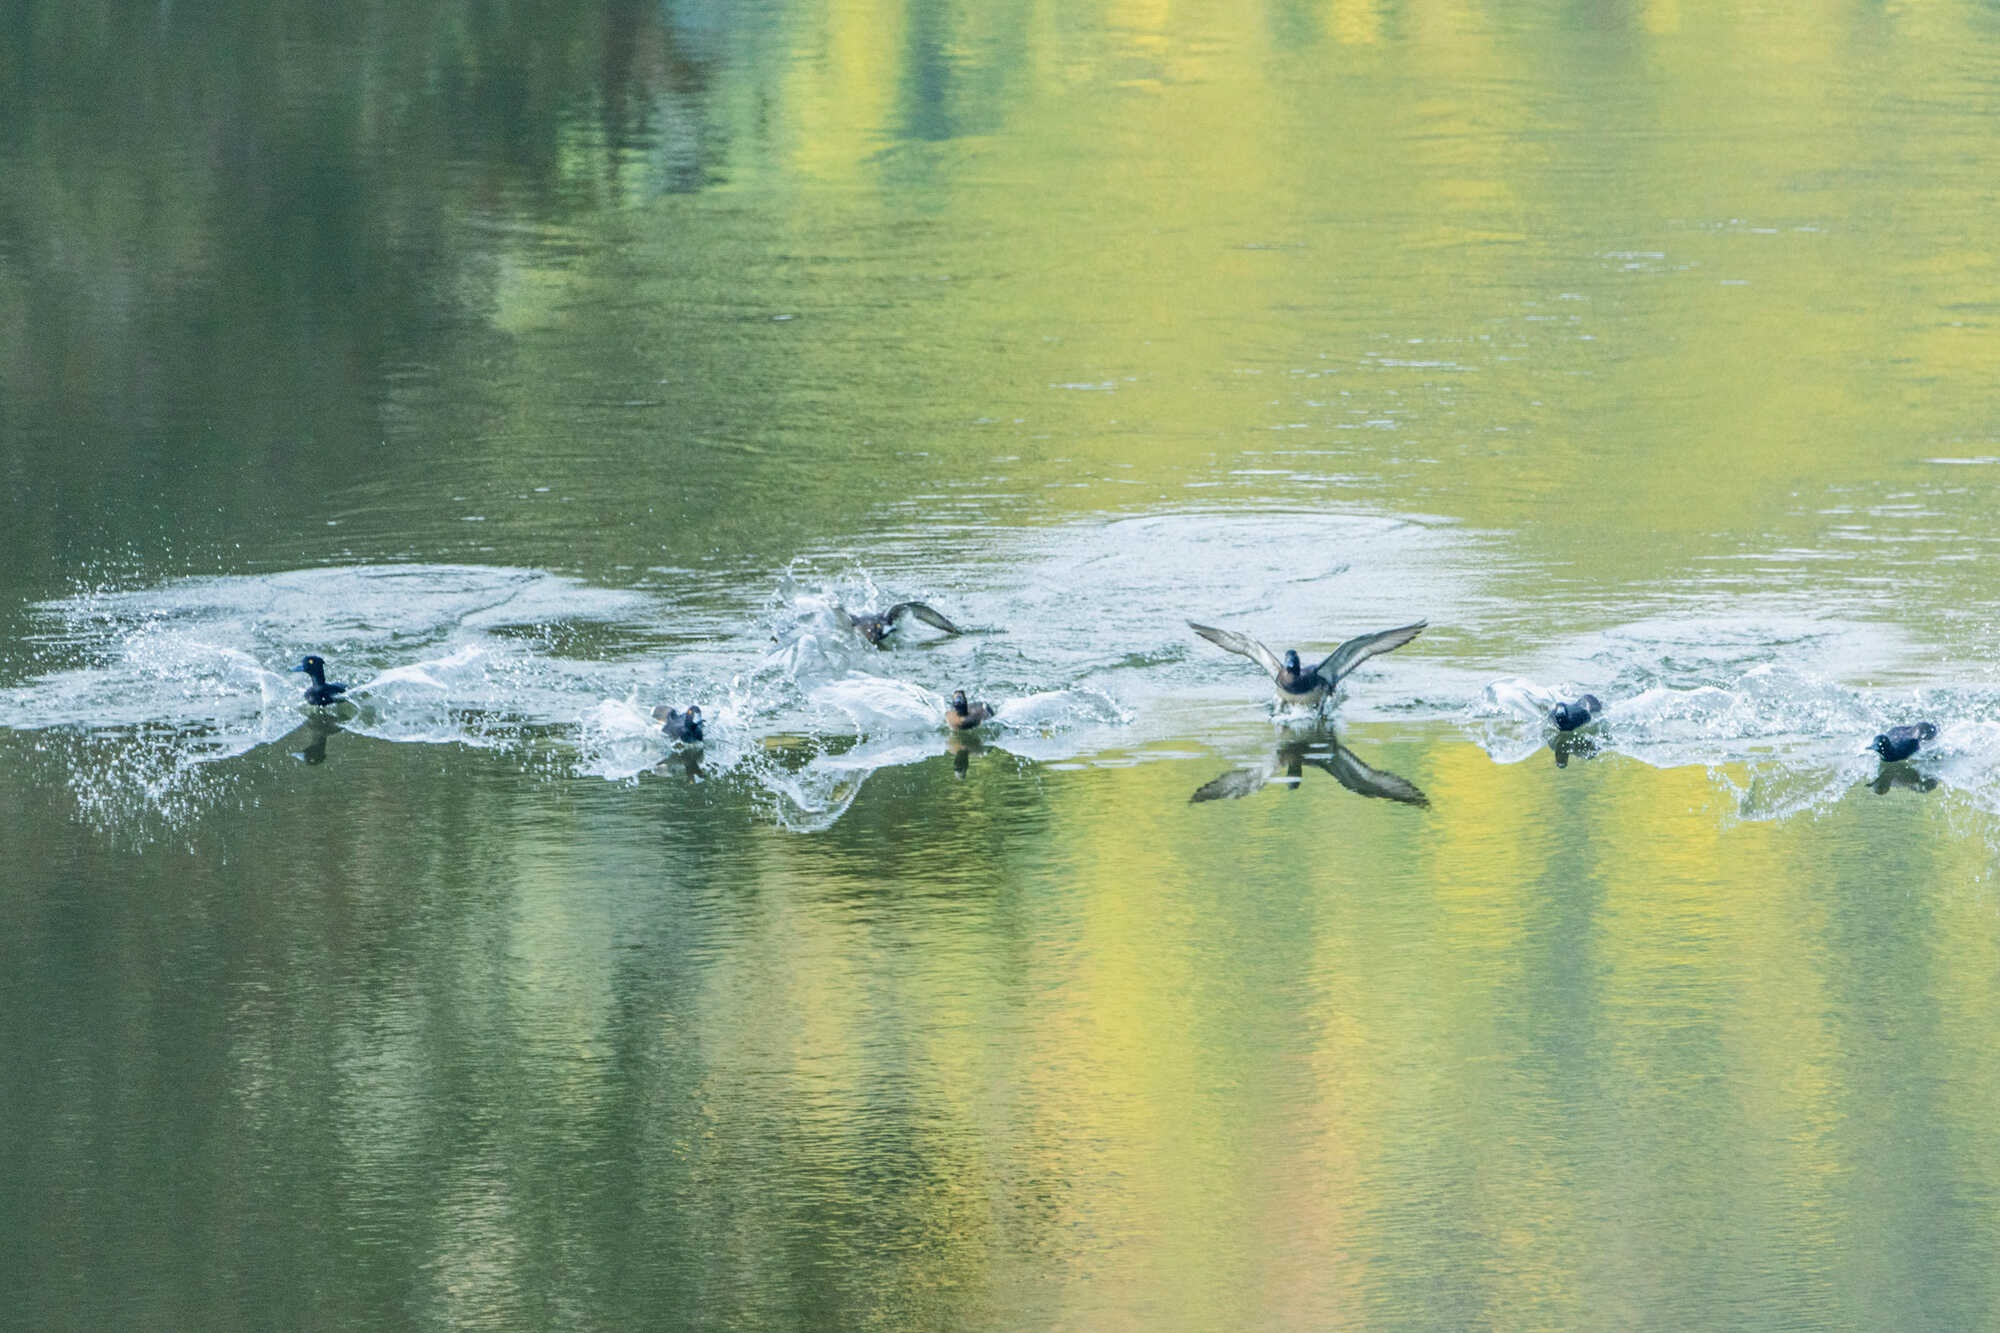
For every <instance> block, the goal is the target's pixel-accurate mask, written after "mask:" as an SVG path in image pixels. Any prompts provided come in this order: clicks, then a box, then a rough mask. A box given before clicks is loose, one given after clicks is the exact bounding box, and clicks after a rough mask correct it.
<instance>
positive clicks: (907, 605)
mask: <svg viewBox="0 0 2000 1333" xmlns="http://www.w3.org/2000/svg"><path fill="white" fill-rule="evenodd" d="M841 614H843V615H845V616H846V617H847V623H848V624H849V625H851V626H853V628H854V630H855V631H856V632H857V633H858V634H860V635H861V637H862V638H864V639H866V640H868V642H870V643H872V644H874V645H875V646H876V647H877V648H880V647H881V646H882V640H884V639H886V638H888V637H889V635H890V634H891V633H893V632H894V631H895V629H896V627H897V625H898V624H900V623H901V622H902V619H903V617H904V616H915V617H916V618H917V619H918V620H921V621H923V622H924V623H925V624H926V625H929V626H931V627H933V628H935V629H941V630H943V631H944V632H945V633H946V634H963V633H965V631H964V630H962V629H960V628H959V627H958V626H956V625H954V624H952V623H951V622H950V621H949V620H947V619H945V617H944V616H943V615H942V614H941V613H939V612H938V611H936V610H935V609H933V608H931V607H929V606H926V605H924V603H922V602H898V603H896V604H895V605H894V606H892V607H890V608H889V609H888V610H887V611H879V612H878V611H864V612H862V613H861V614H860V615H856V614H854V613H853V612H852V611H847V610H845V609H843V610H842V612H841Z"/></svg>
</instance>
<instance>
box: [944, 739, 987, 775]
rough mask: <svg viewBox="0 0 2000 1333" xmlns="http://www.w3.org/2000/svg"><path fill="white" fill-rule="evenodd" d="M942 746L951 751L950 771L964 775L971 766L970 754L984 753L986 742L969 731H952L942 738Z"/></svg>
mask: <svg viewBox="0 0 2000 1333" xmlns="http://www.w3.org/2000/svg"><path fill="white" fill-rule="evenodd" d="M944 748H945V749H947V750H949V751H950V752H951V771H952V772H953V773H956V774H957V775H958V776H959V777H961V778H962V777H964V776H965V774H966V770H967V769H969V768H971V767H972V756H974V755H976V754H985V753H986V742H985V741H983V740H981V739H979V737H978V736H977V735H975V734H974V733H972V732H969V731H954V732H951V733H950V734H948V735H947V736H946V737H945V738H944Z"/></svg>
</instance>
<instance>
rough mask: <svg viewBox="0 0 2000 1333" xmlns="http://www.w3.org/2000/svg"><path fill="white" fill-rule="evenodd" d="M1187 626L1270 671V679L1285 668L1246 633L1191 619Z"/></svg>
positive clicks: (1273, 654)
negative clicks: (1195, 621) (1217, 627)
mask: <svg viewBox="0 0 2000 1333" xmlns="http://www.w3.org/2000/svg"><path fill="white" fill-rule="evenodd" d="M1188 628H1189V629H1191V630H1193V631H1194V632H1195V633H1196V634H1199V635H1201V637H1202V638H1204V639H1207V640H1208V641H1209V642H1210V643H1212V644H1214V645H1215V646H1216V647H1218V648H1222V649H1226V650H1227V651H1229V652H1232V653H1238V654H1241V655H1242V656H1244V657H1247V658H1249V659H1250V660H1251V661H1253V662H1255V663H1256V664H1257V665H1258V666H1260V667H1263V668H1264V670H1266V671H1268V672H1270V673H1271V679H1272V680H1276V679H1277V678H1278V673H1279V672H1281V671H1283V670H1284V669H1285V664H1284V663H1283V662H1280V661H1279V660H1278V655H1277V654H1276V653H1274V652H1272V651H1271V650H1270V649H1269V648H1266V647H1265V646H1264V645H1263V644H1261V643H1259V642H1257V641H1256V640H1255V639H1253V638H1251V637H1250V636H1249V635H1247V634H1238V633H1236V632H1235V631H1234V630H1226V629H1216V628H1215V627H1214V626H1212V625H1197V624H1195V623H1194V622H1193V621H1192V620H1190V621H1188ZM1342 647H1343V648H1344V647H1345V645H1342ZM1335 656H1339V654H1338V653H1336V654H1335Z"/></svg>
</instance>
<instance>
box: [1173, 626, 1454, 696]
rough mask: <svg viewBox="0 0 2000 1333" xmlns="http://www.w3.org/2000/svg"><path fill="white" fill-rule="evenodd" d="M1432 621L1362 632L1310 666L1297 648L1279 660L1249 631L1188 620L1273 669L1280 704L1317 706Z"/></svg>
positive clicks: (1217, 640) (1203, 634) (1211, 638)
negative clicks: (1303, 662)
mask: <svg viewBox="0 0 2000 1333" xmlns="http://www.w3.org/2000/svg"><path fill="white" fill-rule="evenodd" d="M1429 623H1430V622H1429V621H1427V620H1419V621H1418V622H1417V623H1416V624H1414V625H1404V626H1403V627H1401V628H1400V629H1385V630H1378V631H1377V632H1376V633H1374V634H1363V635H1360V636H1359V637H1357V638H1352V639H1349V640H1348V641H1347V642H1346V643H1343V644H1341V645H1340V647H1338V648H1336V649H1334V650H1333V651H1332V652H1331V653H1328V654H1327V655H1326V657H1325V659H1324V660H1322V661H1321V662H1319V663H1318V664H1317V665H1315V666H1313V667H1310V668H1305V667H1301V665H1300V664H1299V654H1298V650H1297V649H1295V648H1287V649H1286V650H1285V656H1284V659H1283V660H1282V661H1280V660H1279V658H1278V656H1277V655H1276V654H1275V653H1273V652H1272V651H1271V650H1270V649H1269V648H1266V647H1265V646H1264V645H1263V644H1261V643H1259V642H1257V641H1256V640H1255V639H1253V638H1251V637H1250V636H1249V635H1247V634H1237V633H1235V632H1233V631H1231V630H1226V629H1215V628H1213V627H1211V626H1208V625H1197V624H1195V623H1194V622H1193V621H1192V620H1190V621H1189V622H1188V628H1189V629H1192V630H1193V631H1194V632H1195V633H1196V634H1199V635H1201V637H1202V638H1204V639H1207V640H1208V641H1209V642H1210V643H1212V644H1214V645H1215V646H1216V647H1218V648H1223V649H1227V650H1228V651H1230V652H1232V653H1239V654H1241V655H1242V656H1244V657H1247V658H1249V659H1250V660H1251V661H1253V662H1255V663H1257V665H1259V666H1261V667H1263V668H1264V670H1266V671H1268V672H1270V673H1271V679H1272V680H1273V681H1275V682H1277V686H1278V702H1279V704H1280V705H1283V706H1285V707H1290V708H1315V709H1316V708H1321V707H1323V706H1325V704H1326V701H1327V700H1328V699H1329V698H1331V697H1332V696H1333V694H1334V692H1335V691H1336V690H1337V689H1339V688H1340V682H1341V680H1342V678H1343V677H1345V676H1346V675H1347V674H1348V673H1349V672H1351V671H1353V670H1354V668H1356V667H1358V666H1360V665H1361V664H1362V663H1363V662H1365V661H1367V660H1368V659H1369V658H1371V657H1374V656H1375V655H1376V654H1377V653H1386V652H1390V651H1392V650H1394V649H1397V648H1401V647H1402V646H1403V645H1404V644H1406V643H1408V642H1409V641H1410V640H1411V639H1414V638H1416V637H1417V635H1419V634H1421V633H1423V632H1424V626H1426V625H1428V624H1429Z"/></svg>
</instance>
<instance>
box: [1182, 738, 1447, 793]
mask: <svg viewBox="0 0 2000 1333" xmlns="http://www.w3.org/2000/svg"><path fill="white" fill-rule="evenodd" d="M1308 764H1310V765H1312V767H1314V768H1317V769H1321V770H1323V771H1325V772H1326V773H1329V774H1331V775H1332V777H1333V779H1334V781H1336V782H1338V783H1339V784H1340V785H1341V786H1343V787H1345V788H1347V790H1349V791H1351V792H1353V793H1354V794H1355V795H1356V796H1372V797H1378V798H1380V799H1382V800H1387V801H1396V802H1398V803H1400V804H1402V805H1414V806H1419V807H1422V806H1428V805H1429V804H1430V803H1431V800H1430V797H1428V796H1426V795H1424V793H1423V789H1422V788H1421V787H1419V786H1417V784H1415V783H1414V782H1411V781H1410V780H1409V779H1408V778H1404V777H1401V776H1399V775H1397V774H1395V773H1391V772H1389V771H1388V770H1387V769H1382V768H1375V767H1372V766H1371V765H1369V764H1368V763H1367V762H1365V761H1364V760H1363V759H1362V758H1361V756H1360V755H1357V754H1356V753H1354V751H1352V750H1350V749H1348V748H1347V747H1346V746H1345V745H1342V744H1341V743H1340V737H1338V736H1336V735H1334V734H1332V732H1331V731H1328V732H1327V733H1326V734H1325V735H1323V736H1316V737H1301V738H1299V739H1296V740H1292V741H1288V742H1286V743H1285V744H1283V745H1280V746H1279V747H1278V750H1277V753H1276V754H1274V755H1273V756H1272V757H1271V758H1270V759H1267V760H1265V761H1264V762H1263V763H1262V764H1258V765H1255V766H1254V767H1249V768H1238V769H1233V770H1231V771H1230V772H1227V773H1224V774H1223V775H1222V776H1221V777H1219V778H1215V779H1213V780H1211V781H1209V782H1205V783H1203V784H1202V785H1201V786H1200V787H1198V788H1196V789H1195V793H1194V795H1192V796H1190V797H1188V804H1190V805H1195V804H1198V803H1200V802H1202V801H1221V800H1232V801H1233V800H1238V799H1240V798H1242V797H1245V796H1248V795H1250V794H1251V793H1252V792H1257V791H1262V790H1263V789H1264V787H1265V786H1266V785H1267V784H1268V783H1270V782H1272V781H1273V780H1278V779H1279V777H1280V774H1281V773H1282V775H1283V777H1282V780H1283V781H1284V782H1286V783H1287V784H1289V785H1290V786H1291V787H1292V788H1293V789H1294V790H1296V789H1297V787H1298V785H1299V779H1300V778H1301V777H1302V776H1304V773H1305V768H1306V765H1308Z"/></svg>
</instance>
